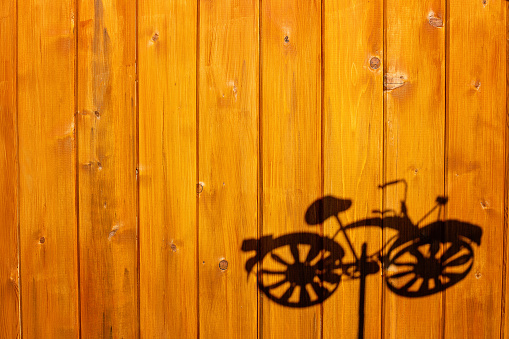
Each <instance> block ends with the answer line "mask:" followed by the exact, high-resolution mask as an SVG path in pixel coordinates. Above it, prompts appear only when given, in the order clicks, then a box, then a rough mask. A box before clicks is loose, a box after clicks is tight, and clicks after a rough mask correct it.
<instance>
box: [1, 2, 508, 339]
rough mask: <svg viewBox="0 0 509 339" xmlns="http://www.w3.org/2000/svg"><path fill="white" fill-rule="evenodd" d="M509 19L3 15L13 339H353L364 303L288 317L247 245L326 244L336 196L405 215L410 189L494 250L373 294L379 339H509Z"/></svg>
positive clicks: (454, 5) (345, 6)
mask: <svg viewBox="0 0 509 339" xmlns="http://www.w3.org/2000/svg"><path fill="white" fill-rule="evenodd" d="M507 6H508V3H507V2H506V1H503V0H461V1H460V0H447V1H446V0H406V1H400V0H349V1H346V0H321V1H320V0H201V1H197V0H187V1H186V0H167V1H161V0H138V1H130V0H88V1H86V0H2V1H1V3H0V169H1V170H2V176H1V178H0V190H1V194H0V223H1V224H0V337H1V338H16V337H20V336H21V337H23V338H76V337H82V338H136V337H141V338H195V337H200V338H257V337H258V338H355V337H357V336H358V326H357V324H358V322H359V305H358V303H359V298H358V295H359V288H360V285H359V283H358V281H355V280H351V281H347V280H344V281H342V282H341V284H340V285H339V287H338V289H337V290H336V292H335V293H334V294H333V295H332V296H331V297H330V298H329V299H327V300H326V301H325V302H323V303H321V304H318V305H315V306H311V307H305V308H286V307H282V306H281V305H278V304H277V303H274V302H271V300H269V299H268V298H266V297H265V295H264V294H263V293H261V292H260V291H259V290H258V288H257V278H256V275H253V274H251V275H248V274H247V272H246V270H245V264H246V260H248V259H249V258H250V256H251V254H250V253H245V252H242V251H241V245H242V242H243V241H244V240H245V239H254V238H260V237H262V236H264V235H274V236H278V235H282V234H287V233H295V232H316V233H317V234H320V235H324V236H332V235H333V234H334V233H335V232H336V230H337V225H336V224H335V223H334V220H330V221H329V220H328V221H327V222H325V223H323V224H321V225H319V226H316V227H315V228H311V227H310V226H309V225H307V224H306V223H305V221H304V214H305V212H306V209H307V208H308V206H310V205H311V204H312V203H313V201H315V200H316V199H317V198H319V197H321V196H324V195H334V196H337V197H342V198H345V199H350V200H352V202H353V203H352V207H351V208H350V209H349V210H347V211H345V212H344V213H343V214H342V218H343V220H344V221H345V222H349V223H351V222H353V221H354V220H357V219H362V218H367V217H369V216H370V215H372V210H375V209H378V210H382V209H383V210H387V209H396V210H398V209H399V208H400V201H401V200H402V195H403V194H404V193H403V188H402V187H400V186H391V187H387V188H386V189H380V188H378V185H381V184H383V183H386V182H389V181H391V180H396V179H404V180H406V181H407V182H408V196H407V205H408V214H409V216H410V217H411V218H412V219H413V220H418V219H420V218H421V217H422V216H424V215H425V213H426V212H427V211H429V210H430V209H431V208H432V207H433V206H434V203H435V199H436V197H437V196H447V197H448V198H449V202H448V203H447V204H446V206H445V217H446V218H450V219H451V218H452V219H458V220H463V221H465V222H468V223H472V224H475V225H478V226H480V227H481V228H482V229H483V238H482V243H481V245H480V246H479V247H476V249H475V257H474V263H473V266H472V270H471V272H470V273H469V274H468V275H467V276H466V277H465V278H464V279H463V280H462V281H460V282H459V283H458V284H456V285H454V286H453V287H451V288H449V289H447V290H445V291H442V292H440V293H436V294H434V295H431V296H427V297H420V298H404V297H401V296H398V295H396V294H394V293H391V292H390V291H389V290H388V289H387V286H386V284H385V283H384V276H383V274H382V273H383V271H381V273H378V274H373V275H369V276H368V277H367V280H366V286H365V287H366V296H365V298H366V304H365V308H364V318H365V319H364V336H365V338H509V316H508V312H507V307H506V305H507V302H508V301H507V295H508V293H509V287H508V285H507V281H506V276H507V273H506V261H507V258H508V257H509V249H508V247H507V211H508V203H507V158H508V156H507V154H508V153H507V141H506V140H507V124H508V119H507V109H506V102H507V100H506V98H507V91H506V79H507V74H506V71H507V67H506V64H507V62H506V55H507V53H506V52H507V47H506V46H507V40H506V39H507V33H506V32H507V25H506V24H507V18H506V15H507V13H508V12H507ZM387 232H389V231H388V230H387V231H386V230H385V229H384V230H382V229H380V228H377V229H371V228H361V229H358V230H355V231H351V232H349V236H350V237H351V239H352V243H353V246H354V247H355V248H357V249H360V246H361V244H362V243H367V246H368V252H370V251H371V252H372V251H375V250H377V249H379V248H380V247H381V246H382V245H383V242H384V239H386V238H387V237H388V236H389V234H388V233H387ZM342 246H343V247H345V246H346V245H345V244H344V243H342ZM222 260H225V261H226V262H227V264H228V267H227V269H220V268H219V263H220V262H221V261H222ZM224 263H225V262H223V264H224ZM222 268H225V267H224V266H222Z"/></svg>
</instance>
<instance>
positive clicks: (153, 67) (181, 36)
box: [137, 0, 198, 338]
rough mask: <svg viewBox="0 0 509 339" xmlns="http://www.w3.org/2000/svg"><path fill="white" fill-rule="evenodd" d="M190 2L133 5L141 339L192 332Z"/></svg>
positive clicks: (193, 23) (193, 6) (153, 0)
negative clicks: (135, 21) (135, 10)
mask: <svg viewBox="0 0 509 339" xmlns="http://www.w3.org/2000/svg"><path fill="white" fill-rule="evenodd" d="M196 27H197V2H196V1H183V0H182V1H181V0H178V1H163V2H161V1H159V0H150V1H139V2H138V41H137V44H138V74H139V83H138V90H139V115H138V119H139V131H138V133H139V135H138V138H139V176H138V179H139V210H140V213H139V227H140V231H139V235H140V238H139V246H140V277H139V284H140V331H141V337H142V338H194V337H196V336H197V333H198V299H197V295H198V275H197V266H198V262H197V260H198V257H197V253H198V251H197V248H198V243H197V215H196V211H197V209H196V205H197V202H196V199H197V198H196V184H197V177H196V162H197V159H196V33H197V30H196V29H197V28H196Z"/></svg>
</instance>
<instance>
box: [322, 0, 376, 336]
mask: <svg viewBox="0 0 509 339" xmlns="http://www.w3.org/2000/svg"><path fill="white" fill-rule="evenodd" d="M323 20H324V22H323V26H324V32H323V53H324V57H323V63H324V65H323V69H324V75H323V76H324V78H323V83H324V87H323V90H324V102H323V104H324V132H325V133H324V141H323V142H324V146H323V147H324V173H325V174H324V175H325V176H324V182H325V195H333V196H335V197H338V198H341V199H349V200H351V201H352V207H351V208H350V209H349V210H347V211H345V212H343V213H341V214H340V215H339V217H340V219H341V221H342V222H343V224H344V225H346V224H350V223H352V222H355V221H358V220H362V219H366V218H371V217H373V216H374V215H373V214H372V210H375V209H378V210H380V209H381V204H382V190H380V189H379V188H378V185H380V183H381V182H382V175H381V171H380V170H381V168H382V160H383V91H382V81H383V67H382V65H383V60H382V55H383V1H381V0H380V1H357V2H355V3H351V2H337V1H328V0H326V1H324V9H323ZM338 227H339V224H338V222H337V220H335V218H330V219H328V220H327V221H326V222H325V235H326V236H328V237H331V238H332V237H333V236H334V235H336V236H335V238H334V240H335V241H336V242H338V243H340V245H341V247H342V248H343V250H344V251H345V255H344V257H343V258H342V261H343V263H353V262H355V257H354V255H353V254H352V253H351V251H350V247H349V245H348V243H347V242H346V241H345V239H344V236H343V234H342V233H339V234H338V233H336V232H337V231H338ZM347 235H348V237H349V238H350V240H351V242H352V245H353V248H354V249H355V251H356V255H357V256H358V257H360V255H361V248H362V244H363V243H366V244H367V247H366V250H367V253H368V255H369V254H372V253H376V252H377V251H378V250H379V249H380V243H381V238H382V229H381V227H364V228H360V227H356V228H353V229H351V230H350V231H348V232H347ZM342 273H343V275H342V279H341V281H340V282H339V286H338V288H337V290H336V292H335V293H334V294H333V295H332V296H331V297H330V299H329V300H328V301H325V303H324V305H323V313H324V314H323V317H324V318H323V337H324V338H337V337H340V338H355V337H357V338H360V337H361V335H362V333H363V334H364V337H365V338H378V337H380V335H381V331H380V323H381V314H380V309H381V301H382V290H381V287H382V280H381V279H382V276H381V275H380V273H378V272H372V273H373V274H371V275H368V276H367V279H366V283H365V289H364V291H361V283H360V279H359V276H358V274H356V275H355V276H356V279H349V278H350V277H349V276H348V274H347V273H346V272H342ZM331 287H332V286H331ZM361 293H364V299H365V302H364V303H362V304H361V302H360V300H361V299H360V297H361ZM360 327H361V328H362V329H363V332H362V330H360Z"/></svg>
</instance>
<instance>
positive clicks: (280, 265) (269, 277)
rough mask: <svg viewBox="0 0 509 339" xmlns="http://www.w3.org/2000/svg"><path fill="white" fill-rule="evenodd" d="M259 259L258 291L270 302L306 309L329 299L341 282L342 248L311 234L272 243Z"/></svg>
mask: <svg viewBox="0 0 509 339" xmlns="http://www.w3.org/2000/svg"><path fill="white" fill-rule="evenodd" d="M270 246H271V248H270V250H267V251H264V252H265V253H267V254H266V255H264V257H262V258H260V260H259V265H258V272H257V277H258V288H259V289H260V290H261V291H262V292H263V293H264V294H265V295H266V296H267V297H268V298H269V299H271V300H272V301H274V302H276V303H278V304H280V305H284V306H288V307H308V306H312V305H316V304H319V303H321V302H323V301H324V300H325V299H327V298H328V297H330V295H331V294H332V293H334V291H335V290H336V289H337V287H338V285H339V283H340V281H341V266H342V265H341V259H342V258H343V256H344V251H343V249H342V247H341V246H340V245H339V244H338V243H336V242H334V241H333V240H332V239H329V238H324V237H321V236H319V235H317V234H314V233H295V234H288V235H284V236H281V237H279V238H276V239H274V241H273V243H272V244H271V245H270Z"/></svg>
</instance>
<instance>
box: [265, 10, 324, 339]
mask: <svg viewBox="0 0 509 339" xmlns="http://www.w3.org/2000/svg"><path fill="white" fill-rule="evenodd" d="M260 15H261V18H260V22H261V28H260V30H261V68H260V72H261V107H260V109H261V111H260V114H261V134H262V137H261V146H260V147H261V157H260V161H261V162H262V165H261V167H262V184H261V186H262V192H261V197H260V199H261V204H262V210H261V212H262V234H263V235H273V236H274V237H277V236H280V235H285V234H289V233H291V234H295V233H301V232H311V231H316V230H315V229H311V228H310V227H309V226H308V225H306V223H305V222H304V213H305V211H306V209H307V207H308V206H309V205H311V203H313V201H314V200H315V199H316V198H318V197H319V196H321V195H322V193H323V173H322V170H323V169H322V155H321V142H322V136H321V130H322V126H321V30H320V27H321V2H320V1H297V0H285V1H262V6H261V10H260ZM318 228H320V227H318ZM318 231H319V232H320V229H319V230H318ZM294 246H295V245H294ZM311 246H312V247H313V246H321V244H320V243H318V242H313V243H312V244H311ZM285 247H286V248H282V249H281V250H282V251H286V254H285V258H283V259H285V260H286V261H287V262H289V263H292V262H295V261H296V260H304V257H305V256H306V254H305V253H302V256H303V257H302V259H300V258H296V257H298V256H299V255H300V252H299V254H298V255H296V253H295V252H296V251H295V249H296V248H293V250H294V251H293V254H290V253H292V251H291V248H289V247H291V246H285ZM262 250H263V249H262ZM297 250H299V251H300V249H298V248H297ZM302 251H304V252H305V251H309V248H308V249H305V248H304V249H302ZM281 255H283V254H281ZM280 265H281V264H277V263H276V262H274V261H272V262H270V263H269V264H268V265H266V266H263V268H264V269H267V270H280V269H282V267H281V266H280ZM274 283H276V282H274ZM279 288H280V289H281V290H280V291H279V294H280V296H283V297H284V296H285V295H288V299H289V301H295V300H298V299H299V297H300V296H301V295H303V294H304V293H305V291H304V292H302V289H301V288H298V287H294V286H293V285H289V284H285V285H283V286H280V287H279ZM275 293H276V291H274V294H275ZM284 298H286V297H284ZM292 298H293V299H292ZM261 305H262V311H261V312H262V313H261V318H260V326H261V333H260V334H261V335H262V336H263V337H271V338H278V337H282V336H285V335H288V334H291V335H292V336H294V337H300V338H318V337H320V336H321V322H322V321H321V318H322V312H321V306H320V305H315V306H311V307H307V308H285V307H282V306H280V305H278V304H276V303H273V302H271V301H270V300H269V299H266V298H265V296H263V295H262V299H261Z"/></svg>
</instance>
